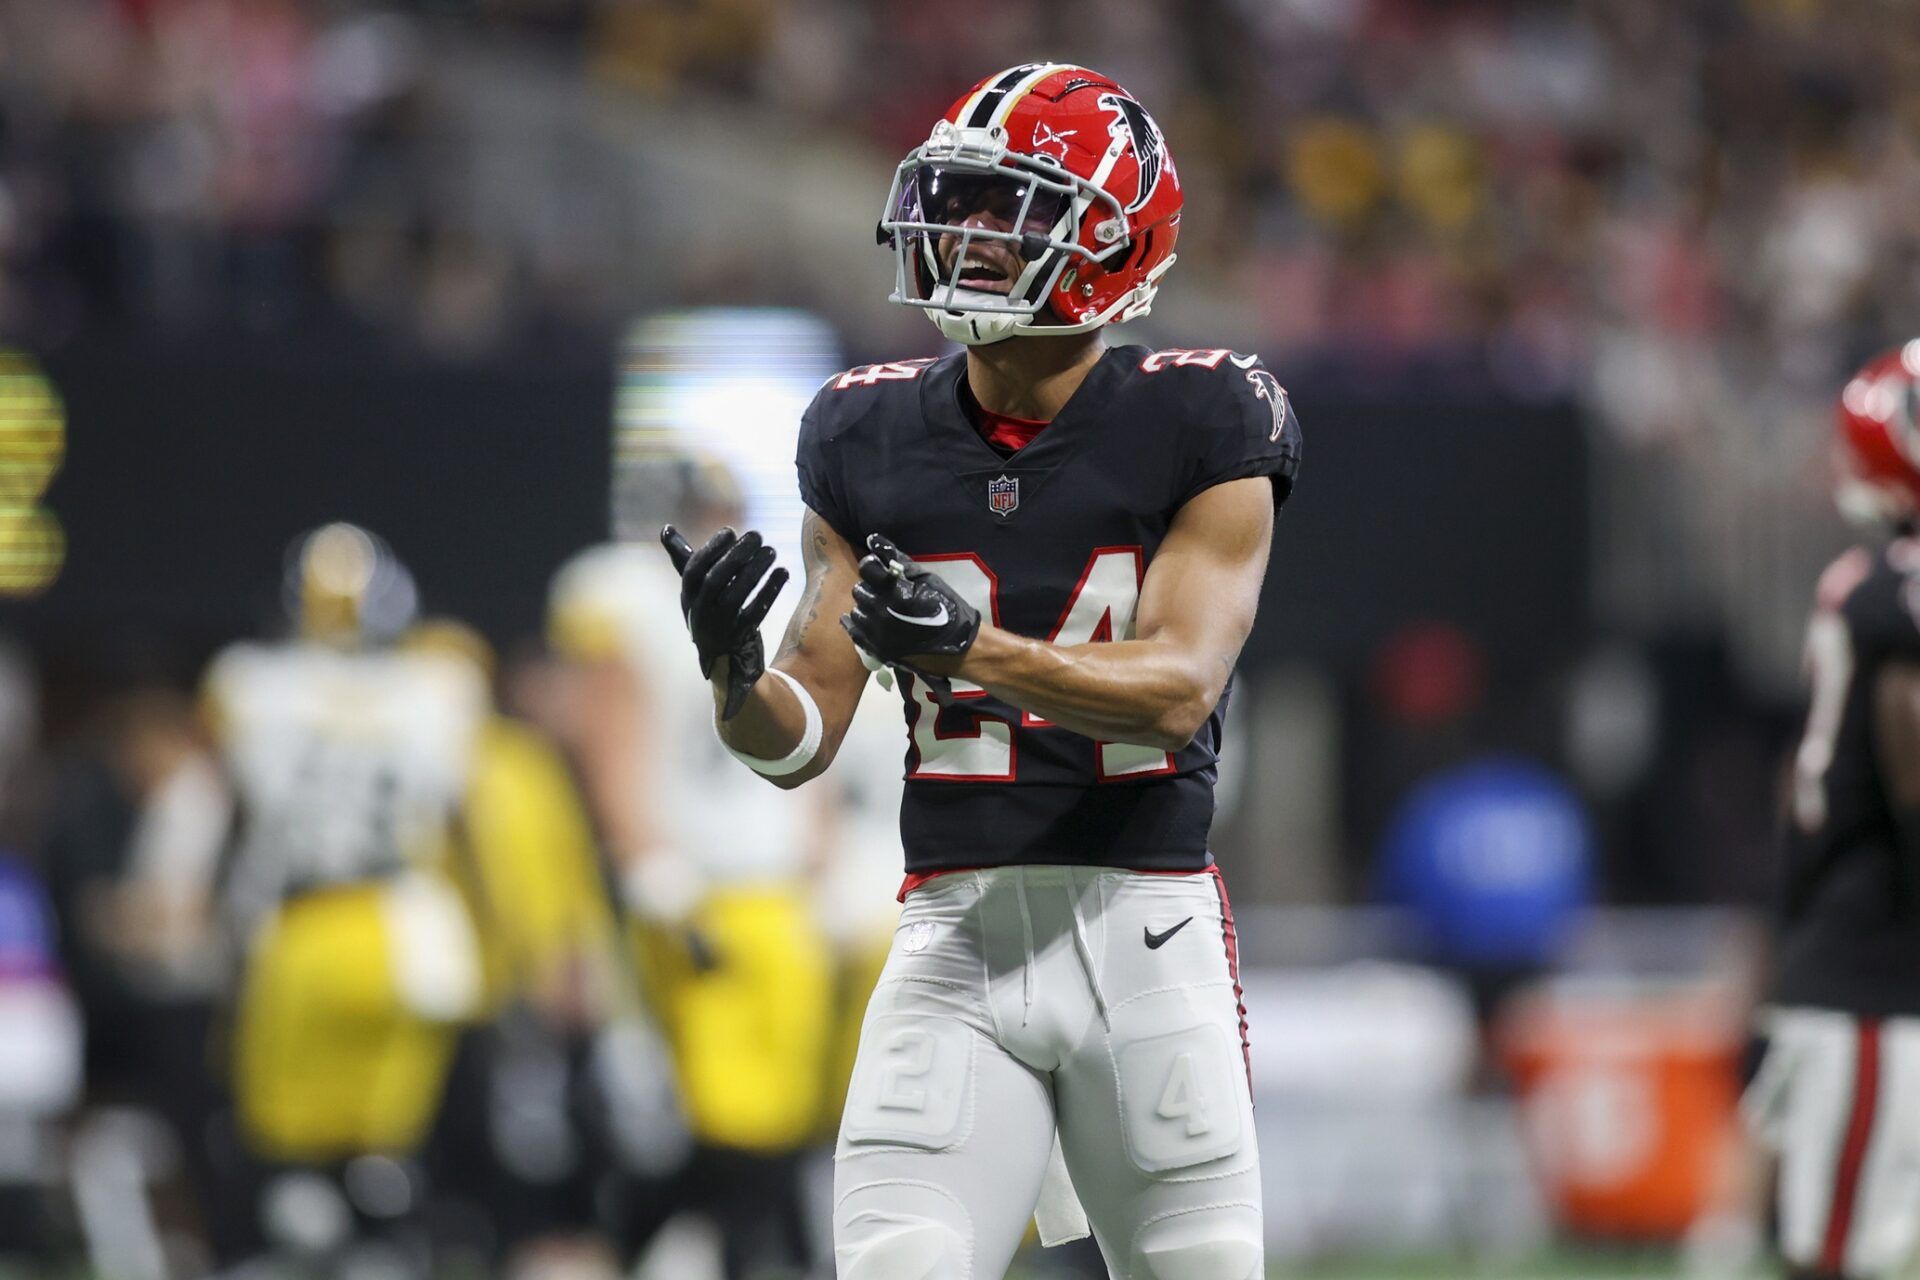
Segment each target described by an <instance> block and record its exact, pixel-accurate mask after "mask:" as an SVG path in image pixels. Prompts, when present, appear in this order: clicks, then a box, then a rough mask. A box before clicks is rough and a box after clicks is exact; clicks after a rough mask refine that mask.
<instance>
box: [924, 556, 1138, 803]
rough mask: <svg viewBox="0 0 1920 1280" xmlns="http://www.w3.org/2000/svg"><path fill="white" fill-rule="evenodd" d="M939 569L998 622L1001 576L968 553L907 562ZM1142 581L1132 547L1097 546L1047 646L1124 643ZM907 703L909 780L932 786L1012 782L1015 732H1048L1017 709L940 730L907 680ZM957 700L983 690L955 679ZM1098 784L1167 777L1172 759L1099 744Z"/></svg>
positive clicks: (929, 697) (1045, 724)
mask: <svg viewBox="0 0 1920 1280" xmlns="http://www.w3.org/2000/svg"><path fill="white" fill-rule="evenodd" d="M914 558H915V559H916V560H918V561H919V562H920V563H921V564H925V565H929V566H938V568H937V569H936V572H938V573H939V575H940V576H941V577H942V578H944V579H946V581H947V584H948V585H949V586H951V587H952V588H953V589H954V590H955V591H956V592H958V593H959V595H960V597H961V598H962V599H963V600H965V601H966V602H967V603H968V604H970V605H972V606H973V607H974V608H976V609H978V610H979V611H980V613H981V615H982V616H983V617H986V618H988V619H990V620H991V621H992V623H993V625H995V626H996V627H997V626H999V625H1000V579H999V578H998V577H997V576H996V575H995V574H994V572H993V570H992V569H990V568H988V567H987V562H986V561H984V560H982V559H981V558H980V557H979V556H977V555H975V554H974V553H973V552H971V551H959V552H951V553H947V554H942V555H926V556H916V557H914ZM1145 577H1146V555H1145V553H1144V552H1143V551H1142V549H1141V548H1139V547H1098V548H1096V549H1095V550H1094V552H1093V554H1092V555H1090V556H1089V557H1088V558H1087V567H1086V568H1085V569H1084V570H1082V571H1081V574H1080V581H1079V583H1078V584H1076V585H1075V587H1074V589H1073V594H1072V596H1070V597H1069V598H1068V600H1067V606H1066V608H1065V609H1063V610H1062V611H1061V613H1060V620H1059V621H1058V622H1056V623H1055V624H1054V627H1053V632H1052V634H1050V635H1048V636H1047V643H1049V644H1057V645H1073V644H1094V643H1098V642H1100V641H1105V640H1125V639H1127V638H1128V637H1130V636H1131V635H1132V634H1133V623H1134V614H1135V612H1136V611H1137V610H1138V609H1139V606H1140V584H1141V582H1142V581H1143V580H1144V579H1145ZM909 683H910V684H911V686H912V691H911V693H910V694H909V697H910V698H911V699H912V703H913V749H914V756H915V760H914V766H913V771H912V772H911V773H910V774H909V775H908V776H909V777H912V778H915V779H919V780H922V781H937V782H1012V781H1013V780H1014V778H1015V777H1016V775H1017V773H1018V768H1019V743H1018V740H1017V737H1018V731H1019V730H1034V729H1050V728H1053V727H1055V726H1054V725H1053V723H1052V722H1051V721H1048V720H1042V719H1041V718H1040V717H1038V716H1036V715H1032V714H1029V713H1026V712H1022V713H1021V716H1020V723H1019V725H1018V726H1015V725H1014V724H1013V722H1012V721H1009V720H1005V719H1002V718H1001V717H999V716H995V715H985V714H976V715H972V716H970V717H969V719H970V720H971V721H972V724H971V727H969V728H967V729H963V730H959V731H957V732H943V731H942V730H941V728H940V705H939V703H938V702H936V701H935V700H934V696H933V691H932V690H931V689H929V688H928V687H927V683H926V681H924V680H913V681H910V682H909ZM952 683H953V696H954V698H955V699H956V700H965V699H968V698H980V697H984V696H986V690H984V689H982V688H981V687H980V686H979V685H977V684H971V683H969V682H968V681H965V680H955V681H953V682H952ZM1095 761H1096V766H1095V767H1096V768H1097V770H1098V775H1099V779H1100V781H1102V782H1107V781H1111V780H1113V779H1116V778H1137V777H1143V776H1150V775H1154V774H1165V773H1172V772H1173V768H1174V765H1173V757H1172V756H1171V755H1170V754H1168V753H1167V752H1165V751H1162V750H1160V749H1158V748H1156V747H1143V746H1140V745H1138V744H1136V743H1130V742H1102V743H1100V744H1099V749H1098V751H1097V752H1096V754H1095Z"/></svg>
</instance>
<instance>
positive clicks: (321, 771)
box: [205, 524, 489, 1270]
mask: <svg viewBox="0 0 1920 1280" xmlns="http://www.w3.org/2000/svg"><path fill="white" fill-rule="evenodd" d="M286 599H287V604H288V606H289V611H290V613H291V614H292V616H293V617H294V618H295V619H296V620H297V623H298V625H299V628H300V634H299V635H298V636H297V637H295V638H293V639H290V640H287V641H282V642H272V643H253V642H249V643H242V644H237V645H234V646H232V647H231V648H229V649H227V650H225V651H224V652H223V653H221V654H220V655H219V656H218V657H217V658H216V659H215V661H214V663H213V665H212V666H211V667H210V668H209V671H208V674H207V677H206V681H205V703H206V708H207V714H208V718H209V720H210V722H211V724H212V726H213V729H214V732H215V735H216V737H217V739H218V741H219V743H220V746H221V751H222V755H223V757H224V760H225V763H226V766H227V769H228V772H229V774H230V775H231V777H232V780H233V786H234V790H235V792H236V794H237V796H238V797H239V808H240V823H239V828H238V837H237V840H236V842H235V850H234V853H233V855H232V863H231V866H230V868H229V869H228V871H227V876H226V884H225V886H224V893H225V896H226V910H227V915H228V918H229V920H230V922H231V927H232V930H233V934H234V936H235V938H236V939H237V940H238V943H239V948H240V951H241V956H240V972H239V982H238V988H239V989H238V995H237V1002H236V1008H235V1013H234V1057H233V1080H234V1093H235V1101H236V1106H237V1113H238V1120H239V1125H240V1129H241V1133H242V1137H243V1139H244V1141H245V1145H246V1147H247V1150H248V1152H249V1153H250V1154H251V1155H252V1156H253V1157H254V1158H255V1159H257V1160H258V1161H260V1162H262V1163H263V1164H264V1165H265V1166H266V1167H267V1168H268V1169H269V1170H271V1171H272V1173H271V1175H270V1176H269V1177H268V1178H266V1179H265V1183H264V1188H263V1191H262V1195H261V1206H260V1211H261V1217H262V1221H263V1223H264V1225H265V1226H266V1228H267V1235H268V1239H269V1241H270V1242H271V1243H272V1244H273V1245H274V1246H275V1247H278V1248H281V1249H284V1250H292V1251H295V1252H300V1253H307V1254H314V1255H319V1256H320V1257H323V1258H330V1265H335V1266H340V1267H345V1266H346V1265H347V1262H346V1259H345V1257H344V1256H343V1255H342V1254H341V1253H339V1252H338V1251H339V1250H342V1249H349V1248H351V1249H354V1250H362V1249H366V1250H372V1251H374V1252H376V1253H379V1254H380V1255H381V1256H382V1257H386V1256H387V1255H388V1254H389V1252H390V1251H391V1250H394V1249H398V1250H400V1253H399V1254H397V1255H395V1257H394V1261H395V1263H396V1265H404V1266H411V1267H414V1268H416V1269H421V1270H424V1268H425V1262H424V1259H423V1258H421V1257H420V1256H419V1254H418V1252H417V1249H418V1248H419V1247H420V1243H421V1239H422V1237H421V1236H420V1235H419V1234H418V1232H417V1231H415V1230H414V1228H413V1225H411V1224H415V1223H417V1222H418V1214H419V1210H420V1208H421V1201H422V1193H423V1190H424V1188H423V1187H422V1186H421V1185H420V1183H419V1180H418V1178H417V1169H416V1167H415V1166H414V1165H413V1163H412V1157H413V1155H414V1154H415V1153H416V1152H417V1150H418V1149H419V1147H420V1145H421V1143H422V1141H423V1140H424V1138H425V1136H426V1134H427V1131H428V1128H429V1126H430V1124H431V1122H432V1120H433V1117H434V1115H435V1112H436V1111H437V1109H438V1105H439V1100H440V1095H441V1090H442V1087H443V1085H444V1081H445V1077H446V1071H447V1066H448V1063H449V1061H450V1058H451V1054H452V1051H453V1046H454V1042H455V1040H456V1038H457V1036H458V1034H459V1030H460V1028H461V1027H462V1026H463V1025H464V1024H466V1023H468V1022H470V1021H471V1020H472V1019H473V1018H474V1017H476V1016H478V1014H479V1013H480V1011H481V1008H482V1003H483V999H484V995H485V992H484V969H483V950H482V947H481V944H480V939H479V932H480V931H479V928H478V926H477V921H478V920H479V919H480V918H481V917H482V915H483V912H484V907H483V903H482V901H481V892H480V885H479V882H478V878H477V877H476V876H475V875H474V873H473V866H472V858H471V856H470V855H471V850H470V848H469V847H468V846H467V844H466V842H465V837H464V836H463V834H462V832H461V830H460V826H461V824H460V823H459V822H458V821H457V815H458V812H459V809H460V806H461V803H462V799H463V797H464V796H465V794H466V792H467V789H468V787H469V785H470V782H471V778H472V772H471V771H472V764H473V761H474V759H475V754H476V743H477V738H478V735H479V734H480V732H481V730H482V727H483V725H484V722H485V718H486V715H487V712H488V706H489V701H488V692H487V689H486V685H485V681H484V679H483V678H482V677H481V675H480V673H479V672H478V671H477V670H476V669H475V668H474V666H473V664H472V663H471V662H468V661H466V660H464V659H462V658H460V657H457V656H455V655H453V654H449V653H444V652H431V651H426V650H420V651H401V650H397V649H395V648H394V647H393V641H394V640H395V639H396V638H397V637H398V636H399V635H400V633H401V632H402V630H403V629H404V628H405V626H406V625H407V623H408V622H409V621H411V619H412V616H413V612H414V607H415V592H414V587H413V581H412V578H411V576H410V575H409V574H408V573H407V571H406V569H405V567H404V566H403V565H401V563H400V562H399V561H398V560H397V559H396V558H395V557H394V555H393V553H392V552H391V551H390V550H389V549H388V548H387V546H386V544H385V543H384V542H382V541H381V540H380V539H379V538H377V537H375V536H374V535H373V534H371V533H369V532H368V531H367V530H365V529H361V528H358V527H356V526H354V525H349V524H331V525H328V526H326V527H325V528H322V529H319V530H316V531H315V532H313V533H311V534H309V535H307V536H306V537H304V538H302V539H301V540H300V541H299V542H297V543H296V544H295V546H294V548H293V549H292V550H291V552H290V553H289V556H288V572H287V578H286ZM356 1220H357V1222H358V1224H359V1228H360V1231H359V1232H356V1231H355V1229H354V1224H355V1222H356ZM356 1234H360V1235H362V1237H363V1238H362V1240H360V1241H356V1240H355V1239H354V1237H355V1235H356Z"/></svg>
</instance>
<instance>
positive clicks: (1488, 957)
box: [1377, 758, 1593, 969]
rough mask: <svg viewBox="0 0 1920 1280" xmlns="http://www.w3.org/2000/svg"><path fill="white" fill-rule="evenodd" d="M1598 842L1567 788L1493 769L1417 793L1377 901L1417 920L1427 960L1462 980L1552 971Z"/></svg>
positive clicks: (1492, 764) (1403, 813) (1493, 762)
mask: <svg viewBox="0 0 1920 1280" xmlns="http://www.w3.org/2000/svg"><path fill="white" fill-rule="evenodd" d="M1592 870H1593V835H1592V831H1591V829H1590V827H1589V825H1588V822H1587V815H1586V810H1585V808H1584V807H1583V806H1582V805H1581V803H1580V798H1579V797H1578V796H1577V795H1576V794H1575V793H1574V791H1573V788H1572V787H1570V786H1568V785H1567V783H1566V782H1564V781H1563V780H1561V778H1560V777H1559V776H1558V775H1556V774H1555V773H1553V772H1552V771H1551V770H1549V769H1546V768H1544V767H1543V766H1541V765H1538V764H1535V763H1533V762H1532V761H1528V760H1521V759H1515V758H1492V759H1486V760H1481V761H1477V762H1474V763H1471V764H1467V765H1462V766H1460V767H1458V768H1454V769H1449V770H1446V771H1445V772H1442V773H1439V774H1436V775H1435V776H1433V777H1431V778H1429V779H1427V780H1426V781H1424V782H1422V783H1421V784H1420V785H1419V786H1417V787H1415V788H1414V790H1413V791H1412V792H1411V793H1410V794H1409V795H1408V796H1407V798H1406V800H1405V801H1403V802H1402V804H1401V806H1400V809H1399V812H1398V813H1397V814H1395V816H1394V819H1393V821H1392V823H1391V824H1390V825H1389V826H1388V829H1387V835H1386V840H1385V843H1384V846H1383V848H1382V850H1381V859H1380V864H1379V869H1378V874H1377V888H1378V893H1379V897H1380V899H1381V900H1382V901H1383V902H1384V903H1386V904H1388V905H1391V906H1398V907H1403V908H1405V909H1406V910H1408V911H1409V912H1411V913H1412V915H1413V916H1414V918H1415V920H1416V921H1417V923H1418V925H1419V927H1420V929H1421V930H1422V932H1423V933H1424V935H1425V938H1426V941H1427V944H1428V948H1429V955H1430V957H1431V958H1432V959H1434V960H1436V961H1439V962H1441V963H1444V964H1448V965H1453V966H1456V967H1459V968H1465V969H1513V968H1529V967H1537V966H1541V965H1545V964H1548V963H1550V962H1551V961H1552V960H1553V959H1554V958H1555V956H1556V955H1557V954H1558V952H1559V950H1560V948H1561V946H1562V944H1563V943H1564V942H1565V941H1566V939H1567V936H1568V934H1569V933H1570V931H1571V930H1572V928H1573V926H1574V925H1575V924H1576V922H1577V920H1578V917H1579V915H1580V913H1581V911H1582V910H1584V909H1585V908H1586V906H1587V905H1588V903H1589V902H1590V901H1591V898H1592Z"/></svg>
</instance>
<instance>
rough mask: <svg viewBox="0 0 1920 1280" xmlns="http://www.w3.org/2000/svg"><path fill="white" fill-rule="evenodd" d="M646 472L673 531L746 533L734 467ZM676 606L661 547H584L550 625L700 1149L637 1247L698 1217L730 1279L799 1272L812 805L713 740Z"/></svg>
mask: <svg viewBox="0 0 1920 1280" xmlns="http://www.w3.org/2000/svg"><path fill="white" fill-rule="evenodd" d="M649 471H650V472H651V473H652V474H649V475H648V476H647V477H646V483H644V484H641V483H638V482H637V481H636V482H634V483H633V485H632V487H633V488H635V489H637V490H642V491H645V492H646V493H648V494H650V495H652V496H653V500H654V502H655V504H656V505H661V504H664V505H666V506H667V507H668V509H671V510H677V511H678V512H679V513H680V514H679V516H678V518H679V519H683V520H690V521H693V522H694V523H695V524H696V526H705V527H706V528H717V527H719V526H720V524H721V523H722V522H723V521H725V520H728V519H734V520H737V519H738V518H739V511H740V509H741V507H742V505H743V498H742V495H741V492H740V489H739V485H738V483H737V482H736V480H735V479H734V477H733V475H732V474H731V473H730V472H729V471H728V470H727V469H726V468H725V467H724V466H723V465H721V464H719V463H717V462H714V461H712V460H708V459H699V458H691V457H669V458H663V459H661V460H659V461H657V462H654V463H651V464H649ZM659 518H660V517H659V515H658V514H656V515H655V516H654V519H656V520H658V519H659ZM621 521H622V523H623V524H624V523H625V517H624V516H622V517H621ZM654 527H656V528H657V525H656V526H654ZM679 591H680V582H679V580H678V579H677V578H676V577H675V575H674V573H673V572H672V570H671V568H670V567H669V566H668V565H667V564H666V563H665V561H663V560H662V558H661V556H660V553H659V551H658V550H656V549H655V548H654V547H653V546H652V545H650V543H634V542H614V543H609V544H606V545H604V546H599V547H593V548H589V549H588V550H586V551H584V552H582V553H581V554H580V555H579V556H577V557H576V558H575V559H574V560H573V561H572V562H570V563H569V564H568V565H566V566H565V567H563V568H562V569H561V571H560V574H559V576H558V577H557V578H556V579H555V582H554V587H553V598H552V604H551V623H550V627H549V630H550V633H551V639H552V642H553V647H554V649H555V651H556V652H558V653H559V654H560V655H561V656H562V658H563V659H564V660H565V661H566V663H567V664H568V667H569V669H570V672H571V675H572V678H573V679H574V681H575V682H576V688H577V693H578V697H577V698H576V699H575V702H576V704H577V711H578V715H577V723H576V725H575V726H574V729H573V736H574V739H575V741H574V749H575V753H576V756H577V758H578V760H579V764H580V768H581V772H582V775H583V777H584V780H585V782H586V785H587V790H588V793H589V794H590V795H591V796H592V798H593V805H594V811H595V815H596V817H597V818H598V820H599V823H600V828H601V833H602V837H603V839H604V840H605V841H606V843H607V845H608V847H609V852H610V854H611V856H612V858H613V860H614V862H615V863H616V866H617V870H618V874H619V876H620V879H621V893H622V898H623V901H624V904H625V906H626V908H627V911H628V914H629V916H630V917H631V918H632V919H633V921H634V922H635V929H634V933H635V940H636V942H637V944H638V953H639V956H640V959H641V968H642V973H643V976H644V982H645V984H646V986H647V988H648V990H647V996H648V999H649V1003H650V1004H651V1005H652V1006H653V1007H654V1009H655V1010H656V1012H657V1014H658V1017H659V1021H660V1024H661V1027H662V1030H663V1031H664V1032H665V1035H666V1039H667V1041H668V1045H669V1047H670V1049H671V1052H672V1056H673V1059H674V1076H675V1079H676V1081H677V1083H678V1085H679V1092H680V1098H681V1101H682V1104H683V1106H684V1108H685V1111H686V1120H687V1126H688V1128H689V1129H690V1130H691V1131H692V1134H693V1138H694V1140H695V1142H696V1143H697V1149H696V1151H695V1152H694V1155H693V1159H692V1161H691V1163H690V1164H689V1166H688V1167H687V1168H686V1169H685V1170H684V1172H683V1173H682V1174H681V1175H680V1176H678V1177H676V1178H674V1179H672V1180H671V1181H670V1182H668V1183H666V1184H664V1185H661V1186H659V1187H656V1188H653V1194H649V1195H645V1196H638V1197H635V1204H634V1206H633V1209H634V1217H633V1220H632V1221H631V1222H629V1224H628V1226H627V1234H628V1236H629V1239H628V1241H627V1244H628V1245H629V1246H630V1247H638V1246H640V1245H642V1244H644V1243H645V1242H646V1239H647V1238H648V1237H649V1236H650V1235H651V1234H652V1231H653V1230H654V1229H655V1228H656V1227H657V1226H659V1225H660V1223H661V1222H662V1221H663V1220H664V1218H665V1217H666V1216H667V1215H668V1214H670V1213H672V1212H675V1211H677V1210H678V1209H680V1208H682V1207H686V1208H693V1209H696V1210H700V1211H703V1212H705V1213H707V1214H708V1215H709V1216H711V1217H712V1218H714V1219H715V1220H716V1221H717V1222H718V1224H719V1225H720V1227H721V1233H722V1235H723V1237H724V1247H725V1254H726V1257H725V1267H726V1272H727V1274H728V1275H729V1276H744V1275H747V1274H750V1273H753V1272H755V1271H756V1270H757V1269H759V1268H763V1267H778V1266H788V1267H794V1268H803V1267H804V1266H805V1265H806V1263H807V1248H808V1242H807V1240H806V1239H805V1235H804V1231H803V1229H802V1227H801V1225H800V1221H801V1210H800V1183H799V1178H800V1170H801V1162H800V1156H801V1153H802V1151H803V1150H804V1149H805V1147H806V1146H807V1145H808V1144H809V1143H810V1142H811V1141H812V1140H813V1137H814V1134H815V1133H816V1131H817V1127H818V1117H819V1111H820V1106H821V1099H822V1095H823V1092H824V1091H825V1089H826V1085H827V1081H826V1076H827V1046H828V1043H829V1038H830V1036H831V1033H832V1017H833V963H832V954H831V951H830V949H829V944H828V940H827V938H826V935H825V933H824V932H823V931H822V930H821V928H820V927H819V925H818V923H817V922H816V920H815V918H814V915H813V911H812V905H811V902H810V898H809V893H808V887H807V875H806V873H807V859H808V855H809V853H810V852H811V850H812V848H813V847H814V844H815V842H816V836H815V831H816V826H817V823H818V821H819V819H818V816H817V815H816V814H815V813H814V810H815V808H816V807H817V805H816V803H815V799H816V798H814V797H801V796H788V795H782V794H780V793H779V792H777V791H773V790H770V789H768V788H766V787H764V786H760V785H758V784H757V783H756V782H755V781H754V780H753V779H752V778H751V777H750V776H749V775H748V774H746V773H744V772H743V771H741V770H740V769H739V768H737V767H735V766H734V765H733V763H732V761H730V760H728V759H727V756H726V753H725V752H724V751H723V750H722V749H721V747H720V744H719V743H718V742H716V741H715V740H714V737H713V733H712V731H711V730H710V729H709V728H708V727H707V725H708V723H709V722H710V721H711V718H712V712H711V709H710V707H709V705H708V704H709V699H708V697H707V693H706V690H705V689H703V688H702V687H701V685H700V682H699V681H698V680H696V679H694V678H693V673H692V672H691V671H690V670H689V669H688V668H687V667H686V665H685V655H684V654H683V653H682V652H681V650H682V649H683V647H684V645H685V640H684V639H683V638H682V637H681V634H680V624H679V623H678V622H677V621H675V619H674V614H675V610H676V607H677V602H678V599H679Z"/></svg>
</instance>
